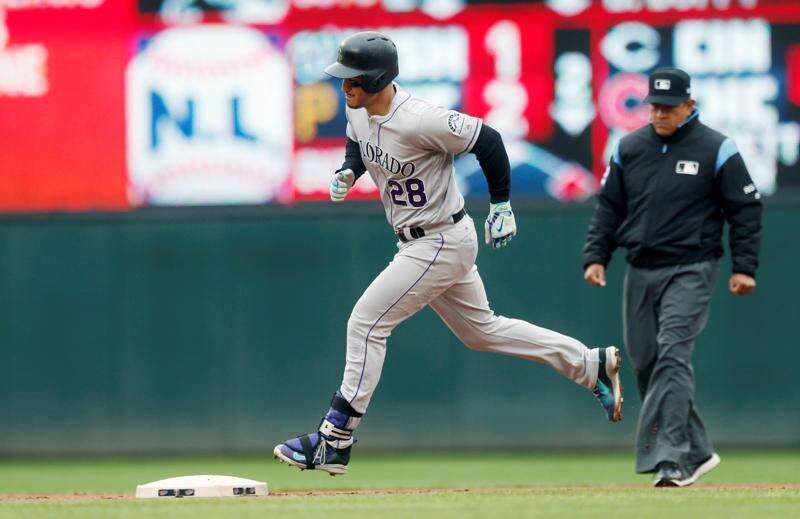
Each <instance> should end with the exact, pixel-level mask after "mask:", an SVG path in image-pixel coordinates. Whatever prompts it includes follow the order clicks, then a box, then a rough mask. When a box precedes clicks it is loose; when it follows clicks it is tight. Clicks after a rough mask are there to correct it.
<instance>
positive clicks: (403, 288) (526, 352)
mask: <svg viewBox="0 0 800 519" xmlns="http://www.w3.org/2000/svg"><path fill="white" fill-rule="evenodd" d="M395 88H396V89H397V93H396V94H395V96H394V99H393V101H392V104H391V108H390V109H389V112H388V113H387V114H386V115H385V116H370V115H369V114H368V113H367V111H366V110H365V109H363V108H362V109H356V110H351V109H348V110H347V120H348V124H347V136H348V137H349V138H350V139H352V140H354V141H356V142H358V144H359V146H360V147H361V158H362V160H363V162H364V165H365V166H366V167H367V171H368V172H369V174H370V176H371V177H372V179H373V180H374V181H375V184H377V186H378V187H379V188H380V190H381V200H382V201H383V205H384V207H385V209H386V218H387V219H388V220H389V223H390V224H392V227H394V228H395V229H401V228H407V227H422V228H426V227H428V228H430V227H433V226H441V227H440V228H439V230H437V231H434V232H430V233H426V234H425V236H422V237H419V238H417V239H413V240H409V241H407V242H404V243H403V242H400V243H398V249H399V250H398V252H397V254H395V256H394V259H392V261H391V263H389V265H388V266H387V267H386V268H385V269H384V271H383V272H382V273H381V274H380V275H379V276H378V277H377V278H375V280H374V281H373V282H372V283H371V284H370V286H369V287H368V288H367V290H366V291H365V292H364V294H363V295H362V296H361V298H359V300H358V302H357V303H356V305H355V308H353V312H352V313H351V315H350V319H349V320H348V323H347V357H346V364H345V370H344V375H343V377H342V384H341V386H340V388H339V392H340V393H341V395H342V396H343V397H344V398H345V399H347V401H348V402H350V405H352V406H353V408H354V409H355V410H356V411H358V412H360V413H363V412H365V411H366V409H367V406H368V405H369V402H370V399H371V398H372V394H373V392H374V391H375V388H376V387H377V384H378V380H380V376H381V370H382V369H383V361H384V357H385V355H386V339H387V338H388V337H389V336H390V335H391V333H392V330H393V329H394V328H395V326H397V325H398V324H400V323H401V322H403V321H405V320H406V319H408V318H409V317H411V316H412V315H414V314H415V313H417V312H418V311H419V310H421V309H422V308H423V307H425V306H426V305H430V306H431V308H433V310H434V311H435V312H436V313H438V314H439V316H440V317H441V318H442V320H444V322H445V323H446V324H447V326H448V327H449V328H450V329H451V330H452V331H453V333H455V334H456V335H457V336H458V337H459V338H460V339H461V340H462V341H463V342H464V343H465V344H466V345H467V346H468V347H470V348H474V349H477V350H482V351H491V352H495V353H501V354H504V355H512V356H515V357H520V358H523V359H527V360H533V361H538V362H543V363H546V364H548V365H550V366H552V367H553V368H555V369H556V370H557V371H559V372H560V373H562V374H564V375H565V376H567V377H569V378H570V379H572V380H574V381H575V382H577V383H579V384H581V385H583V386H586V387H593V386H594V384H595V383H596V380H597V371H598V366H599V356H598V350H596V349H593V350H590V349H588V348H587V347H586V346H585V345H584V344H583V343H581V342H580V341H578V340H576V339H573V338H571V337H567V336H566V335H562V334H560V333H557V332H553V331H551V330H547V329H545V328H540V327H538V326H536V325H533V324H530V323H527V322H525V321H521V320H518V319H508V318H506V317H502V316H499V315H496V314H495V313H494V312H493V311H492V309H491V308H490V307H489V301H488V299H487V297H486V291H485V290H484V287H483V281H481V277H480V275H479V274H478V268H477V267H476V266H475V258H476V256H477V254H478V240H477V235H476V233H475V224H474V222H473V221H472V218H470V217H469V216H468V215H467V216H465V217H464V218H463V219H461V220H460V221H459V222H458V223H456V224H454V225H449V226H447V225H442V224H446V223H450V224H452V223H453V219H452V215H453V214H454V213H456V212H458V211H459V210H461V209H462V208H463V207H464V198H463V197H462V196H461V193H460V192H459V191H458V187H457V186H456V183H455V172H454V169H453V158H454V157H455V156H456V155H458V154H460V153H466V152H469V151H470V150H472V147H473V146H474V145H475V141H476V140H477V139H478V134H479V133H480V129H481V124H482V123H481V120H480V119H478V118H475V117H470V116H468V115H464V114H462V113H459V112H455V111H452V110H446V109H444V108H441V107H439V106H435V105H433V104H431V103H428V102H426V101H423V100H421V99H416V98H414V97H412V96H411V95H410V94H409V93H408V92H405V91H404V90H401V89H400V88H399V87H397V85H395Z"/></svg>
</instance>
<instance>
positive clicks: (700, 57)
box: [0, 0, 800, 211]
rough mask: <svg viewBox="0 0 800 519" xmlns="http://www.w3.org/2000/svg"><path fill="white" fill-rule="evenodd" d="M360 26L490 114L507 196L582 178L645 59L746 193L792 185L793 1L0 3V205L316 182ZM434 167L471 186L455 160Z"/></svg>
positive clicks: (797, 9) (281, 196)
mask: <svg viewBox="0 0 800 519" xmlns="http://www.w3.org/2000/svg"><path fill="white" fill-rule="evenodd" d="M367 29H370V30H373V29H377V30H380V31H383V32H385V33H387V34H388V35H389V36H390V37H391V38H392V39H393V40H394V41H395V42H396V43H397V46H398V50H399V53H400V76H399V77H398V78H397V81H398V83H399V84H401V85H402V86H403V87H404V88H406V89H407V90H410V91H411V92H412V93H413V94H415V95H418V96H420V97H423V98H426V99H429V100H431V101H434V102H435V103H437V104H439V105H442V106H445V107H448V108H452V109H457V110H461V111H464V112H468V113H470V114H473V115H477V116H480V117H482V118H483V119H484V120H485V121H486V123H488V124H490V125H491V126H493V127H495V128H496V129H497V130H499V131H500V132H501V134H502V135H503V139H504V141H505V143H506V146H507V149H508V152H509V158H510V160H511V163H512V182H513V197H514V198H515V199H519V198H521V197H551V198H555V199H558V200H563V201H580V200H584V199H586V198H587V197H589V196H591V194H592V193H593V192H594V191H595V190H596V189H597V186H598V178H599V175H600V174H601V173H602V171H603V169H604V167H605V163H606V162H607V160H608V155H609V150H611V149H612V148H613V146H614V144H615V143H616V142H617V140H618V139H619V138H621V136H623V135H624V134H625V133H626V132H629V131H631V130H632V129H635V128H637V127H639V126H641V125H643V124H646V123H647V117H648V111H647V107H646V106H643V105H642V104H641V99H642V98H643V97H644V95H645V93H646V90H647V75H648V73H649V72H650V71H652V70H653V69H654V68H656V67H659V66H667V65H669V66H677V67H680V68H683V69H685V70H686V71H687V72H689V74H690V75H691V76H692V78H693V93H694V97H695V98H696V99H697V100H698V104H699V106H700V110H701V120H703V121H704V122H706V123H707V124H709V125H711V126H712V127H714V128H716V129H719V130H720V131H722V132H724V133H726V134H728V135H729V136H731V137H732V138H734V140H735V141H736V142H737V144H738V147H739V149H740V150H741V151H742V154H743V156H744V158H745V161H746V162H747V165H748V167H749V169H750V171H751V174H752V175H753V178H754V181H755V182H756V184H757V185H758V186H759V188H760V190H761V192H762V193H764V194H765V195H770V194H773V193H775V192H777V191H778V190H784V189H796V188H798V187H800V171H798V170H799V169H800V167H799V166H798V160H799V159H800V157H799V156H798V155H799V154H800V124H798V120H800V2H788V1H770V0H602V1H594V2H592V1H589V0H549V1H543V2H516V1H514V2H499V1H498V2H478V1H464V0H169V1H166V0H138V2H136V1H134V0H5V1H4V2H3V4H2V7H0V114H2V117H0V137H1V138H2V148H0V151H2V153H0V210H2V211H61V210H79V211H80V210H127V209H130V208H135V207H140V206H147V205H159V206H164V205H167V206H172V205H197V204H199V205H213V204H262V203H284V204H292V203H296V202H303V201H309V202H313V201H315V200H325V199H327V184H328V181H329V178H330V174H331V172H332V171H334V170H335V169H337V168H338V167H339V166H340V165H341V161H342V158H343V150H344V128H345V119H344V102H343V99H342V95H341V92H340V91H339V87H340V85H339V83H338V82H336V81H333V80H331V79H330V78H328V77H326V76H325V75H324V74H323V72H322V70H323V68H324V67H325V66H326V65H327V64H329V63H330V62H332V61H333V60H334V59H335V57H336V48H337V45H338V42H339V41H340V40H341V39H343V38H344V37H345V36H346V35H347V34H350V33H352V32H354V31H357V30H367ZM455 168H456V175H457V179H458V182H459V185H460V187H461V189H462V190H463V191H464V192H465V194H467V195H468V196H484V195H485V193H486V186H485V180H484V179H483V175H482V173H481V171H480V169H479V166H478V164H477V161H476V160H475V159H474V157H473V156H471V155H465V156H463V157H459V158H458V159H457V160H456V163H455ZM376 197H377V193H376V188H375V186H374V185H373V184H372V183H371V182H370V181H369V179H368V178H367V177H366V176H365V177H362V179H360V180H359V182H358V183H357V184H356V188H355V191H354V194H353V197H352V198H354V199H372V198H376Z"/></svg>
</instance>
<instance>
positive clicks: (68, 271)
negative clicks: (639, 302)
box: [0, 203, 800, 455]
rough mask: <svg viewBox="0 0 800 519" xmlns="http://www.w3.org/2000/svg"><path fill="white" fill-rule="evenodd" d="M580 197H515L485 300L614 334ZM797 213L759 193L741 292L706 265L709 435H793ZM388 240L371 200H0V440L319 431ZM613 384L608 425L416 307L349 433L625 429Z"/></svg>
mask: <svg viewBox="0 0 800 519" xmlns="http://www.w3.org/2000/svg"><path fill="white" fill-rule="evenodd" d="M590 211H591V208H590V207H589V206H582V207H563V206H552V207H548V208H546V209H537V208H527V209H524V208H521V209H520V210H519V213H518V216H517V218H518V222H519V228H520V235H519V236H518V238H517V239H516V240H515V241H514V243H513V245H512V247H511V248H510V249H508V250H504V251H500V252H495V251H492V250H490V249H487V248H485V247H484V248H482V250H481V252H480V254H479V257H478V266H479V268H480V271H481V274H482V276H483V278H484V280H485V284H486V286H487V290H488V292H489V299H490V301H491V303H492V306H493V308H494V309H495V310H496V311H497V312H498V313H501V314H503V315H507V316H514V317H520V318H524V319H528V320H530V321H532V322H534V323H536V324H539V325H541V326H545V327H549V328H553V329H556V330H560V331H563V332H565V333H567V334H569V335H573V336H575V337H577V338H579V339H581V340H583V341H584V342H586V343H588V344H593V345H596V344H602V345H607V344H614V343H620V342H621V338H622V331H621V301H620V294H621V281H622V275H623V271H624V261H623V259H622V257H621V255H618V256H616V257H615V259H614V261H613V263H612V266H611V269H610V280H609V286H608V287H607V288H605V289H596V288H591V287H589V286H587V285H585V284H584V283H583V280H582V276H581V269H580V260H579V252H580V249H581V245H582V241H583V238H584V234H585V229H586V225H587V222H588V219H589V216H590ZM483 212H484V207H483V205H482V204H481V205H480V206H477V207H476V208H475V209H474V210H471V214H472V215H473V217H475V218H476V219H477V220H479V219H480V218H482V217H483ZM799 224H800V206H791V205H777V204H773V205H770V206H768V207H767V209H766V212H765V233H764V243H763V251H762V264H763V266H762V269H761V271H760V273H759V278H758V283H759V285H758V291H757V293H755V294H754V295H752V296H750V297H746V298H737V297H734V296H732V295H730V294H729V293H727V292H726V290H725V286H724V284H725V281H726V280H727V276H726V275H725V276H720V280H719V286H718V287H717V290H716V293H715V297H714V300H713V303H712V310H711V319H710V323H709V326H708V328H707V329H706V331H705V333H704V334H703V335H702V336H701V338H700V340H699V341H698V344H697V347H696V350H695V375H696V379H697V403H698V405H699V407H700V409H701V411H702V413H703V417H704V418H705V420H706V422H707V425H708V429H709V431H710V433H711V435H712V437H713V438H714V439H716V440H717V441H718V442H719V443H725V444H747V445H752V444H765V445H778V444H780V445H786V444H795V445H797V444H800V390H798V384H797V382H796V379H795V376H794V375H795V373H796V372H797V370H798V365H799V364H800V349H799V348H798V346H799V345H800V340H798V332H797V328H795V327H796V326H798V324H800V310H799V308H800V304H799V303H798V301H797V299H798V297H797V296H798V288H800V281H798V276H797V271H798V269H797V265H798V258H800V240H799V239H798V238H799V237H800V232H798V227H799ZM394 246H395V241H394V239H393V235H392V233H391V232H390V230H389V228H388V226H387V225H386V222H385V220H384V218H383V215H382V213H380V212H378V210H377V209H376V207H375V205H374V204H371V203H368V204H365V205H357V206H352V207H348V208H338V207H327V206H326V207H323V208H318V207H313V208H308V207H306V208H303V207H299V208H292V209H282V208H260V209H259V208H250V209H246V210H235V211H234V210H229V211H226V210H186V211H178V210H176V211H143V212H135V213H123V214H105V215H102V214H101V215H62V216H59V215H39V216H30V217H24V216H20V217H6V218H3V219H2V220H0V294H2V297H1V298H0V316H2V321H1V323H2V326H1V327H0V352H2V356H1V357H0V417H1V418H0V454H6V455H22V454H49V453H109V452H113V453H123V452H124V453H128V452H154V451H158V452H162V451H175V452H196V451H218V450H225V451H235V450H267V449H269V448H271V446H272V445H273V444H274V443H276V442H277V441H280V440H283V439H284V438H286V437H289V436H293V435H296V434H298V433H302V432H307V431H309V430H311V429H313V428H314V427H315V426H316V425H317V423H318V421H319V418H320V416H321V413H322V412H323V411H324V410H325V409H326V406H327V403H328V401H329V399H330V396H331V394H332V393H333V391H334V390H335V389H336V388H337V387H338V383H339V380H340V377H341V373H342V368H343V362H344V356H345V342H344V337H345V328H346V322H347V318H348V316H349V314H350V310H351V308H352V305H353V304H354V303H355V301H356V300H357V299H358V297H359V295H360V294H361V292H362V291H363V289H364V288H365V287H366V286H367V285H368V284H369V282H370V281H371V280H372V278H373V277H374V276H375V275H376V274H377V273H378V272H379V271H380V270H381V269H382V268H383V266H384V265H385V264H386V263H387V262H388V261H389V259H390V258H391V256H392V254H393V252H394V250H395V249H394ZM723 269H724V272H725V273H727V272H728V269H729V263H727V262H726V263H725V264H724V265H723ZM624 382H626V386H627V388H628V389H629V392H628V398H627V399H626V403H627V404H628V405H627V408H626V413H625V418H626V419H625V421H624V422H623V423H622V424H621V425H619V426H613V425H611V424H608V423H607V422H606V421H605V419H604V416H603V413H602V411H601V410H600V408H599V407H598V406H597V404H596V403H595V402H594V400H593V398H592V396H591V394H590V393H589V392H588V391H586V390H584V389H582V388H580V387H578V386H577V385H575V384H573V383H572V382H570V381H567V380H565V379H562V378H560V377H559V376H558V375H556V374H555V373H553V372H551V371H550V370H549V369H548V368H545V367H543V366H540V365H536V364H530V363H526V362H524V361H521V360H517V359H513V358H504V357H500V356H496V355H491V354H487V353H478V352H473V351H470V350H468V349H466V348H465V347H463V346H462V345H461V344H460V343H459V341H458V340H457V339H455V338H454V337H453V336H452V335H451V334H450V332H449V331H448V330H447V328H446V327H445V326H444V325H443V324H442V323H441V322H439V320H438V318H437V317H436V315H435V314H434V313H433V312H432V311H431V310H429V309H426V310H423V311H422V312H421V313H420V314H419V315H417V316H415V317H413V318H412V319H411V320H409V321H407V322H406V323H404V324H402V325H401V326H400V327H398V328H397V329H396V330H395V332H394V333H393V335H392V337H391V338H390V339H389V349H388V353H387V357H386V365H385V367H384V371H383V379H382V381H381V384H380V386H379V388H378V391H377V393H376V396H375V397H374V400H373V404H372V407H371V408H370V410H369V413H368V414H367V416H366V417H365V420H364V422H363V425H362V428H361V429H360V443H359V446H360V447H363V448H375V449H383V448H388V449H398V448H402V447H406V446H411V447H414V448H418V449H427V448H464V447H466V448H501V447H502V448H505V447H506V446H509V445H518V446H522V447H526V448H529V447H531V448H532V447H542V448H549V447H604V446H615V447H621V446H627V445H631V444H632V439H633V434H632V433H633V428H634V426H635V418H636V415H637V411H638V405H639V402H638V400H639V399H638V396H637V395H635V393H634V391H633V389H634V384H633V380H632V377H631V376H630V373H627V372H626V373H625V377H624Z"/></svg>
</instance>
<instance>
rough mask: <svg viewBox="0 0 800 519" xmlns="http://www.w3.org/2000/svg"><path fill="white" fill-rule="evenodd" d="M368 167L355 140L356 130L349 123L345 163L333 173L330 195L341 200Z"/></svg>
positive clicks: (334, 200) (335, 199)
mask: <svg viewBox="0 0 800 519" xmlns="http://www.w3.org/2000/svg"><path fill="white" fill-rule="evenodd" d="M366 170H367V167H366V166H364V161H363V160H361V148H360V147H359V145H358V142H356V140H355V132H353V128H352V127H351V126H350V123H347V142H346V144H345V148H344V163H343V164H342V167H341V168H339V169H338V170H336V171H335V172H334V173H333V178H331V183H330V189H329V191H330V195H331V200H332V201H333V202H341V201H342V200H344V199H345V197H346V196H347V192H348V191H350V188H351V187H353V184H355V182H356V180H358V177H360V176H361V175H363V174H364V172H365V171H366Z"/></svg>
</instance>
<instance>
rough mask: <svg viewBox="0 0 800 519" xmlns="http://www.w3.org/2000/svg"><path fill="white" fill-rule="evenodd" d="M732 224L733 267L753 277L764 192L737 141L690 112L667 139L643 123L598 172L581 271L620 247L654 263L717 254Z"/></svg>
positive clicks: (643, 263) (637, 260) (636, 259)
mask: <svg viewBox="0 0 800 519" xmlns="http://www.w3.org/2000/svg"><path fill="white" fill-rule="evenodd" d="M723 219H724V220H727V221H728V224H729V225H730V246H731V256H732V258H733V272H735V273H741V274H748V275H750V276H755V272H756V269H757V268H758V247H759V241H760V238H761V195H760V194H759V193H758V190H756V187H755V185H754V184H753V181H752V180H751V179H750V174H749V173H748V172H747V168H746V167H745V165H744V161H743V160H742V157H741V155H739V151H738V150H737V149H736V144H734V142H733V141H732V140H731V139H729V138H727V137H725V136H724V135H722V134H721V133H719V132H717V131H715V130H712V129H711V128H709V127H708V126H706V125H704V124H702V123H701V122H700V121H699V119H698V112H697V110H695V111H694V112H693V113H692V115H691V116H690V117H689V118H688V119H687V120H686V121H685V122H684V123H683V124H682V125H681V126H680V127H679V128H678V129H677V131H676V132H675V133H674V134H672V135H671V136H670V137H667V138H664V137H660V136H659V135H658V134H657V133H656V132H655V130H653V127H652V125H650V124H648V125H647V126H643V127H642V128H639V129H638V130H636V131H635V132H633V133H631V134H629V135H626V136H625V137H624V138H623V139H622V140H621V141H620V143H619V145H618V146H617V149H616V150H615V152H614V154H613V157H612V158H611V161H610V163H609V167H608V169H607V170H606V174H605V175H604V177H603V181H602V188H601V189H600V192H599V194H598V199H597V208H596V209H595V212H594V217H593V218H592V222H591V224H590V226H589V233H588V239H587V242H586V246H585V247H584V249H583V266H584V269H585V268H586V267H587V266H588V265H590V264H592V263H600V264H602V265H606V264H608V261H609V260H610V259H611V254H612V252H614V249H616V248H617V246H622V247H625V248H626V249H628V262H629V263H630V264H631V265H633V266H635V267H642V268H654V267H661V266H667V265H679V264H687V263H695V262H698V261H704V260H708V259H712V258H718V257H720V256H722V227H723Z"/></svg>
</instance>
